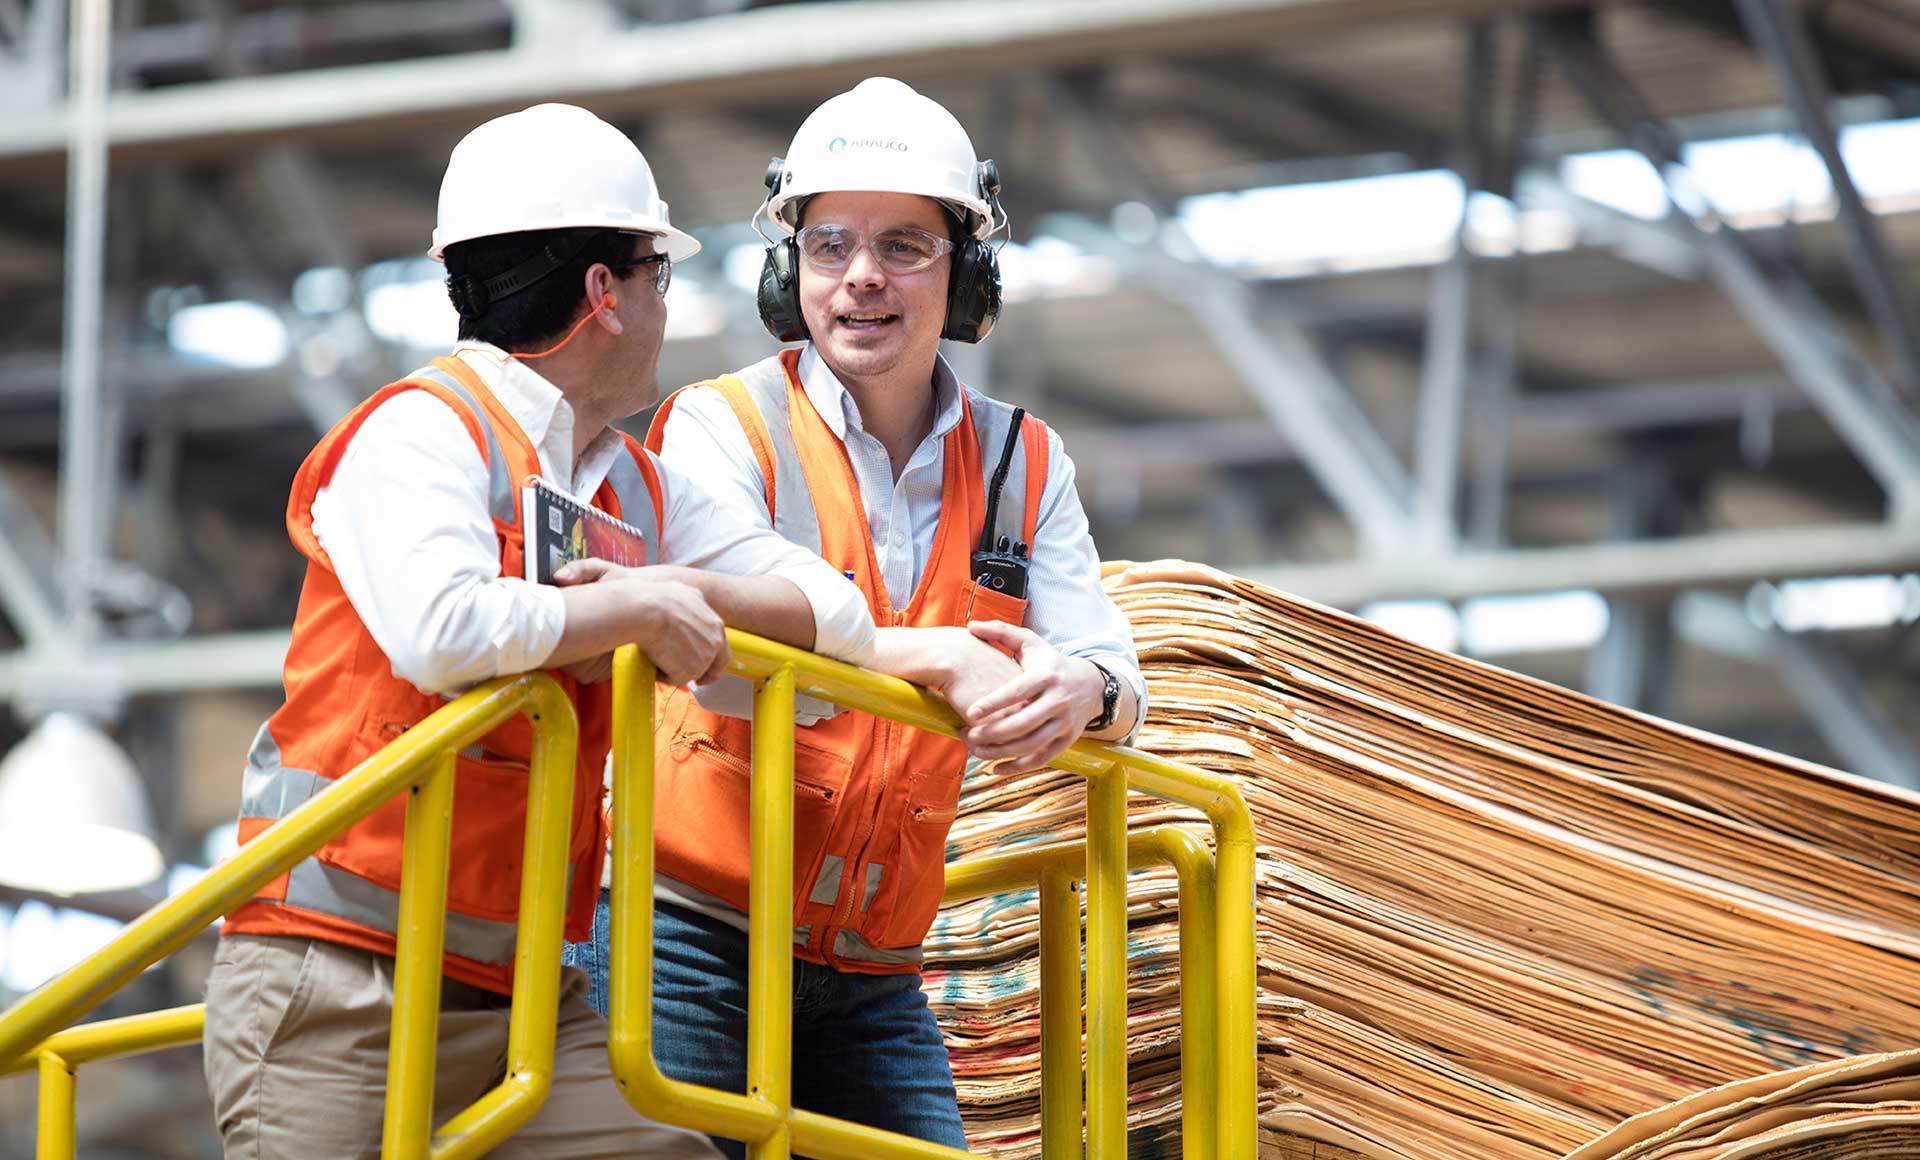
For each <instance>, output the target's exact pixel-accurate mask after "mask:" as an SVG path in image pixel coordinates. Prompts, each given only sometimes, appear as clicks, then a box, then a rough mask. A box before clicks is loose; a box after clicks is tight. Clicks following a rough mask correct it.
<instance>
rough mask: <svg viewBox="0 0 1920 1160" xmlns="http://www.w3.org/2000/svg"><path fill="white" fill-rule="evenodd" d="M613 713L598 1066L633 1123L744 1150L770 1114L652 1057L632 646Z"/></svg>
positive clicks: (648, 692) (641, 749)
mask: <svg viewBox="0 0 1920 1160" xmlns="http://www.w3.org/2000/svg"><path fill="white" fill-rule="evenodd" d="M746 639H751V638H746ZM736 647H738V645H737V644H736ZM613 704H614V713H613V897H612V906H613V930H612V932H611V933H612V937H611V940H610V942H611V952H610V953H611V956H612V966H613V970H612V972H611V979H610V982H611V988H610V993H609V996H608V999H609V1006H608V1011H607V1016H608V1018H607V1059H608V1063H609V1064H610V1066H611V1068H612V1071H613V1078H614V1082H615V1083H617V1084H618V1085H619V1087H620V1091H621V1094H622V1095H624V1096H625V1097H626V1099H627V1103H629V1104H631V1105H632V1106H633V1108H634V1110H636V1111H638V1112H640V1113H641V1114H642V1115H645V1116H649V1117H651V1118H653V1119H656V1120H660V1121H662V1122H663V1123H669V1124H677V1125H679V1126H681V1127H686V1128H693V1129H695V1130H697V1131H701V1132H710V1133H713V1134H716V1135H725V1136H730V1137H732V1138H734V1139H736V1140H746V1141H748V1142H752V1141H754V1140H756V1139H760V1138H763V1137H764V1136H765V1135H766V1134H767V1133H769V1132H771V1131H773V1128H774V1122H775V1120H776V1118H777V1117H778V1113H777V1112H775V1110H774V1109H773V1108H772V1107H771V1106H770V1105H768V1104H765V1103H762V1102H760V1101H758V1100H754V1099H749V1098H748V1097H747V1096H745V1095H742V1094H740V1093H738V1092H723V1091H718V1090H716V1089H714V1088H708V1087H700V1086H698V1085H695V1084H690V1083H683V1082H681V1081H680V1080H676V1079H670V1078H668V1077H667V1075H666V1074H665V1073H664V1072H662V1071H661V1070H660V1065H659V1063H658V1061H656V1060H655V1059H654V1058H653V867H654V855H653V819H654V756H655V741H654V729H653V713H654V667H653V664H652V662H650V661H648V660H647V658H646V657H645V656H644V655H642V654H641V652H640V650H639V649H638V648H635V647H634V646H632V645H628V646H626V647H624V648H621V649H617V650H615V652H614V654H613ZM789 717H791V715H789Z"/></svg>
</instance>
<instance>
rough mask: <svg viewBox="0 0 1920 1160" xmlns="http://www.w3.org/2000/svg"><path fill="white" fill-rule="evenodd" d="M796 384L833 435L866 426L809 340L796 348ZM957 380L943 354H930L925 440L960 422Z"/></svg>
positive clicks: (856, 406)
mask: <svg viewBox="0 0 1920 1160" xmlns="http://www.w3.org/2000/svg"><path fill="white" fill-rule="evenodd" d="M799 371H800V387H801V389H802V390H804V391H806V392H807V398H809V399H811V400H813V409H814V410H815V411H818V412H819V413H820V417H821V418H822V419H825V420H826V422H827V426H828V427H829V428H830V429H831V430H832V431H833V433H834V435H835V436H836V437H838V438H839V440H840V441H841V442H842V443H844V442H846V439H847V432H848V431H849V430H854V431H864V430H866V427H865V426H864V425H863V424H862V423H861V421H860V406H859V404H858V403H855V402H854V400H853V395H852V394H851V393H850V392H849V391H848V390H847V388H846V386H845V384H843V383H842V382H841V381H840V376H839V375H836V374H834V373H833V368H832V367H830V366H828V365H827V360H826V359H824V358H821V357H820V350H819V348H818V347H816V346H814V345H813V344H812V343H811V342H810V343H808V344H807V345H806V346H805V347H803V348H801V351H800V367H799ZM961 394H962V388H961V385H960V380H959V379H958V378H957V377H955V375H954V373H953V368H952V367H950V366H948V365H947V360H946V358H945V356H943V355H939V354H935V355H934V356H933V430H932V431H930V432H928V434H927V438H929V439H944V438H946V435H947V432H949V431H951V430H953V429H954V428H955V427H956V426H958V425H959V423H960V415H961V406H960V397H961Z"/></svg>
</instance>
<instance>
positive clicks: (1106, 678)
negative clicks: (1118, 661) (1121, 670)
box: [1087, 661, 1120, 733]
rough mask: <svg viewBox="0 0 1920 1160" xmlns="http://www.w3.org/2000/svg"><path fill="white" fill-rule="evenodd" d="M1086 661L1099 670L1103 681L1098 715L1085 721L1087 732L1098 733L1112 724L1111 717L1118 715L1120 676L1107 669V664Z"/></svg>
mask: <svg viewBox="0 0 1920 1160" xmlns="http://www.w3.org/2000/svg"><path fill="white" fill-rule="evenodd" d="M1087 663H1088V664H1090V665H1092V666H1093V667H1094V668H1096V669H1099V670H1100V679H1101V680H1102V682H1103V684H1102V686H1101V689H1100V715H1099V716H1098V717H1095V718H1094V719H1093V720H1091V721H1089V722H1087V732H1089V733H1098V732H1100V731H1101V730H1102V729H1105V728H1107V727H1108V726H1110V725H1112V724H1113V719H1114V718H1115V717H1116V716H1118V715H1119V712H1120V678H1119V677H1116V676H1114V675H1113V674H1112V673H1111V672H1109V671H1107V666H1105V665H1103V664H1101V663H1100V662H1099V661H1088V662H1087Z"/></svg>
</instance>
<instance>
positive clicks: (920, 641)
mask: <svg viewBox="0 0 1920 1160" xmlns="http://www.w3.org/2000/svg"><path fill="white" fill-rule="evenodd" d="M955 632H961V633H964V632H965V630H964V629H947V628H882V629H878V630H876V631H875V632H874V636H873V660H872V662H871V663H870V665H869V667H870V668H872V669H874V670H875V671H876V672H882V673H886V674H888V675H889V676H895V677H899V678H901V679H902V680H907V681H912V682H913V683H914V684H916V685H925V686H927V687H928V688H930V689H944V688H946V687H947V685H949V684H950V683H952V681H953V678H954V677H955V676H956V675H957V674H956V673H955V663H956V658H957V657H958V656H960V655H963V653H962V649H961V647H960V642H957V641H956V640H955V639H953V638H952V636H951V634H952V633H955Z"/></svg>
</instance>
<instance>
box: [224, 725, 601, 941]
mask: <svg viewBox="0 0 1920 1160" xmlns="http://www.w3.org/2000/svg"><path fill="white" fill-rule="evenodd" d="M332 784H334V783H333V781H332V779H330V778H324V777H321V776H320V775H319V774H317V773H315V772H313V771H312V770H310V769H289V768H287V767H286V766H284V765H281V764H280V745H279V742H277V741H276V740H274V736H273V733H272V731H271V730H269V729H268V728H267V727H266V726H265V725H262V726H261V727H260V732H259V733H258V734H256V735H255V737H254V741H253V749H252V751H251V752H249V753H248V754H247V774H246V789H245V793H244V795H243V798H242V800H241V803H240V816H241V817H243V818H271V819H274V820H276V821H277V820H279V819H281V818H284V817H286V816H287V815H288V814H291V813H292V812H293V811H295V810H297V809H299V808H300V807H301V806H303V805H306V804H307V802H309V801H310V800H312V799H313V798H314V797H315V796H317V795H318V794H320V793H321V792H322V791H324V790H325V789H326V788H327V787H328V786H330V785H332ZM573 871H574V866H573V864H572V863H569V864H568V865H567V879H568V881H572V879H573ZM254 901H255V902H259V903H265V904H268V905H285V906H297V907H299V908H301V909H302V910H311V911H316V912H318V913H320V914H330V915H333V916H334V917H335V918H344V919H346V920H347V921H348V922H352V923H357V924H359V925H360V926H364V927H370V928H372V929H374V930H379V931H384V932H386V933H387V934H391V935H395V936H396V937H397V935H398V932H399V929H400V894H399V892H398V891H395V890H388V889H387V888H386V887H384V886H381V885H380V884H378V883H376V882H372V881H369V880H368V879H365V878H362V877H360V876H359V875H358V874H355V873H353V872H351V871H348V870H342V869H340V868H339V867H338V866H330V865H328V864H326V863H325V862H322V861H320V860H319V858H317V857H308V858H306V859H303V860H302V861H300V862H298V863H296V864H295V865H294V867H293V869H292V870H290V871H288V873H287V894H286V897H285V898H281V899H271V898H255V899H254ZM516 930H517V927H516V924H514V923H512V922H498V921H495V920H492V919H485V918H475V917H474V916H472V915H469V914H459V913H456V912H454V911H451V910H449V911H448V912H447V938H446V950H447V953H448V954H454V955H459V956H460V957H461V958H465V959H473V960H474V961H476V962H482V963H506V962H511V961H513V950H514V940H515V936H516Z"/></svg>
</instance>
